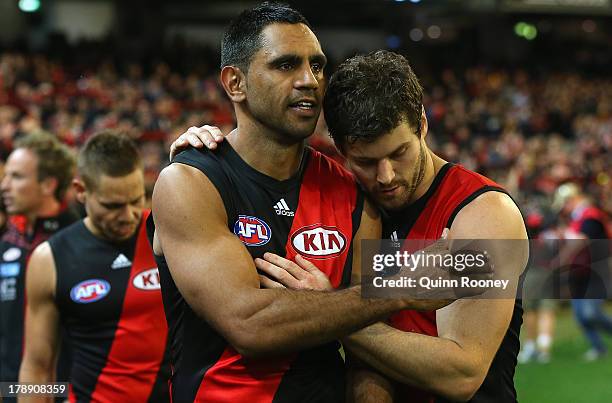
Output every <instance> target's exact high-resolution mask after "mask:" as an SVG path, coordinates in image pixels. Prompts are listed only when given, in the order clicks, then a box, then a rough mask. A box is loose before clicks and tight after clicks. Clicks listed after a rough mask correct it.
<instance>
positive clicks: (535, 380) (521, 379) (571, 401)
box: [514, 306, 612, 403]
mask: <svg viewBox="0 0 612 403" xmlns="http://www.w3.org/2000/svg"><path fill="white" fill-rule="evenodd" d="M607 311H608V312H609V313H612V309H611V306H608V307H607ZM557 319H558V321H557V331H556V338H555V341H554V347H553V351H552V360H551V362H550V363H548V364H537V363H529V364H523V365H521V364H519V366H518V367H517V370H516V375H515V378H514V380H515V385H516V389H517V392H518V399H519V402H521V403H549V402H550V403H553V402H554V403H583V402H585V403H586V402H589V403H610V402H612V339H611V338H610V337H606V336H604V337H605V338H606V342H607V344H608V346H610V348H611V354H609V355H608V356H607V357H605V358H604V359H601V360H599V361H596V362H585V361H583V360H582V354H584V352H585V351H586V350H587V349H588V345H587V342H586V340H585V338H584V336H583V335H582V334H581V332H580V330H579V329H578V327H577V325H576V323H575V322H574V319H573V317H572V315H571V311H570V309H569V308H563V309H561V310H560V311H559V314H558V317H557Z"/></svg>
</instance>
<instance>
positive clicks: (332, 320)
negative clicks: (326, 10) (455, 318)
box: [153, 3, 447, 402]
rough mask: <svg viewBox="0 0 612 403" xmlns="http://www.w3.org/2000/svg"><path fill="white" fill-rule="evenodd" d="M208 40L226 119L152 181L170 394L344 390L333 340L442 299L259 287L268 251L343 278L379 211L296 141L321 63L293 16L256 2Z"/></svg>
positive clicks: (309, 124)
mask: <svg viewBox="0 0 612 403" xmlns="http://www.w3.org/2000/svg"><path fill="white" fill-rule="evenodd" d="M221 53H222V71H221V82H222V84H223V87H224V89H225V92H226V93H227V95H228V96H229V98H230V99H231V101H232V102H233V104H234V109H235V112H236V117H237V122H238V127H237V129H236V130H234V131H233V132H232V133H231V134H230V135H229V136H228V138H227V140H228V141H227V142H224V143H222V144H221V145H220V146H219V147H218V149H217V150H216V152H214V153H212V152H209V151H199V150H196V149H190V150H187V151H185V152H184V153H182V154H180V155H178V156H177V157H176V158H175V160H174V162H175V163H173V164H171V165H170V166H169V167H168V168H166V169H165V170H164V171H163V172H162V173H161V175H160V177H159V179H158V181H157V184H156V186H155V190H154V193H153V215H154V219H155V226H156V228H155V238H154V251H155V253H156V255H157V262H158V267H159V270H160V278H161V281H162V293H163V294H164V302H165V303H166V304H167V305H166V313H167V317H168V322H169V326H170V338H171V340H172V344H173V349H172V350H173V360H172V361H173V375H172V393H173V399H175V400H177V401H181V402H183V401H194V400H198V401H199V400H200V399H201V400H202V401H204V400H205V401H210V402H230V401H231V402H242V401H258V402H272V401H275V402H301V401H303V402H311V401H317V402H339V401H344V400H345V385H344V363H343V361H342V359H341V357H340V354H339V352H338V344H337V342H336V341H335V340H337V339H338V338H339V337H340V336H343V335H346V334H349V333H351V332H353V331H355V330H357V329H359V328H361V327H363V326H365V325H367V324H370V323H372V322H374V321H376V320H380V319H383V318H385V317H386V316H387V315H388V314H390V313H391V312H394V311H398V310H401V309H403V308H406V307H413V308H415V307H416V308H422V309H428V308H431V307H434V308H435V307H440V306H443V305H445V304H446V303H447V302H441V301H422V300H421V301H418V300H376V301H373V300H365V299H362V298H361V296H360V292H359V290H360V289H359V287H353V288H348V289H344V290H340V291H337V292H333V293H330V292H317V291H290V290H286V289H261V288H260V281H261V282H262V283H263V284H264V285H265V284H266V282H267V278H266V277H259V276H258V274H257V270H256V266H257V267H259V268H262V267H264V266H268V265H270V264H269V263H268V262H266V261H265V260H263V259H262V258H265V257H269V256H270V254H271V253H274V254H276V255H280V256H286V257H288V258H290V259H294V258H295V259H296V260H297V261H301V262H305V261H306V258H303V257H299V256H298V255H297V254H301V255H303V256H306V257H307V258H310V259H313V260H315V261H317V262H319V267H320V268H321V270H322V271H323V273H325V276H326V277H329V279H330V281H331V284H332V286H333V287H339V286H341V285H347V284H348V283H349V279H350V278H351V277H353V279H356V278H358V276H359V272H358V270H359V267H360V264H359V263H360V244H359V240H360V239H364V238H365V239H376V238H379V237H380V222H379V220H378V215H377V212H376V211H375V210H374V209H373V208H372V207H371V206H370V205H369V204H368V203H367V202H365V203H364V201H363V198H362V195H361V194H360V193H359V191H358V188H357V186H356V183H355V182H354V179H353V177H352V176H351V175H350V174H349V173H348V172H346V171H344V170H343V168H342V167H340V166H339V165H338V164H337V163H334V162H333V161H331V160H329V159H328V158H326V157H324V156H322V155H321V154H319V153H317V152H315V151H313V150H311V149H309V148H306V147H305V145H304V140H305V139H306V138H307V137H308V136H310V135H311V134H312V132H313V130H314V128H315V125H316V123H317V119H318V117H319V112H320V109H321V101H322V97H323V87H324V75H323V69H324V67H325V64H326V58H325V55H324V54H323V52H322V51H321V47H320V44H319V42H318V40H317V38H316V37H315V35H314V34H313V32H312V31H311V30H310V28H309V26H308V23H307V21H306V20H305V19H304V17H303V16H301V15H300V14H299V13H298V12H297V11H295V10H293V9H291V8H289V7H287V6H283V5H275V4H269V3H264V4H262V5H260V6H258V7H255V8H253V9H250V10H247V11H245V12H243V13H242V14H241V15H240V16H239V17H238V18H237V19H236V20H234V21H233V22H232V23H231V25H230V26H229V28H228V30H227V31H226V33H225V36H224V39H223V43H222V51H221ZM254 259H255V261H254ZM351 269H352V270H353V272H352V273H351Z"/></svg>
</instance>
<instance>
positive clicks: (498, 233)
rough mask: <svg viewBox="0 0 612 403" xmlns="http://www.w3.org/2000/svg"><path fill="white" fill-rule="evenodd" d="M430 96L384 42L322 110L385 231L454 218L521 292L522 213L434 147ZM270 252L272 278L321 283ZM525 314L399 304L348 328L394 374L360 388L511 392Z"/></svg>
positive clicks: (502, 397) (498, 396) (477, 395)
mask: <svg viewBox="0 0 612 403" xmlns="http://www.w3.org/2000/svg"><path fill="white" fill-rule="evenodd" d="M422 97H423V94H422V88H421V85H420V83H419V81H418V79H417V77H416V75H415V74H414V72H413V71H412V69H411V67H410V65H409V63H408V61H407V60H406V59H405V58H404V57H403V56H401V55H399V54H396V53H393V52H388V51H378V52H374V53H371V54H368V55H363V56H355V57H353V58H350V59H348V60H347V61H345V62H344V63H342V64H341V65H340V66H339V68H338V70H337V71H336V72H335V73H334V74H333V75H332V77H331V79H330V81H329V85H328V88H327V92H326V95H325V101H324V111H325V118H326V121H327V124H328V127H329V130H330V133H331V135H332V137H333V139H334V141H335V143H336V146H337V147H338V149H339V150H340V152H341V153H342V154H343V155H344V156H345V157H346V160H347V162H348V165H349V167H350V168H351V171H352V172H353V173H354V174H355V176H356V177H357V179H358V181H359V183H360V184H361V185H362V187H363V188H364V190H365V191H366V192H367V194H368V196H369V197H370V198H371V199H372V200H373V201H375V202H376V204H377V205H378V206H379V207H380V208H381V209H382V211H383V237H384V238H386V239H389V238H391V239H394V240H398V239H407V240H408V241H410V240H435V239H438V238H440V237H441V236H442V234H443V232H444V231H445V229H446V228H448V229H449V235H448V237H449V239H453V238H455V239H484V240H495V241H493V242H488V243H487V244H488V245H489V249H488V250H487V252H488V253H489V255H490V256H491V257H492V259H493V264H494V265H495V270H496V272H498V271H499V273H503V275H504V276H506V277H507V278H508V280H510V283H509V284H511V287H510V290H509V291H508V294H505V295H509V296H514V295H515V294H516V290H517V287H518V283H519V276H520V275H521V274H522V272H523V270H524V268H525V266H526V263H527V257H528V244H527V241H526V240H527V233H526V229H525V225H524V222H523V219H522V215H521V213H520V211H519V209H518V207H517V206H516V204H515V203H514V201H513V200H512V198H511V197H510V196H509V195H508V194H507V192H506V191H505V190H504V189H503V188H502V187H501V186H499V185H498V184H496V183H495V182H493V181H491V180H490V179H488V178H486V177H484V176H481V175H479V174H477V173H475V172H471V171H469V170H467V169H465V168H464V167H462V166H460V165H456V164H453V163H449V162H447V161H444V160H443V159H442V158H440V157H439V156H437V155H436V154H435V153H434V152H432V151H431V150H430V149H429V148H428V146H427V144H426V143H425V138H426V136H427V118H426V116H425V112H424V108H423V105H422ZM196 134H197V135H198V136H199V137H200V138H199V139H198V141H195V137H194V135H196ZM215 134H216V136H213V135H212V133H211V130H209V129H208V128H206V127H205V128H204V129H203V130H198V131H195V130H194V131H192V132H191V133H189V134H186V135H184V136H182V138H181V139H180V140H177V141H178V142H177V143H175V146H178V145H180V144H185V143H186V142H189V143H191V144H193V145H194V146H197V145H198V142H199V143H200V144H201V143H210V142H211V141H220V139H222V136H219V133H216V132H215ZM506 240H513V241H506ZM268 260H269V261H270V262H271V263H273V269H271V270H269V271H268V273H271V274H272V275H273V276H275V277H276V279H277V280H278V282H279V283H281V284H279V283H276V284H270V286H283V285H285V286H288V287H292V288H295V287H297V288H301V287H304V284H305V283H306V282H310V283H309V284H311V286H312V284H313V283H315V282H316V281H313V279H314V277H313V276H315V275H316V276H318V279H321V276H320V275H319V272H318V271H317V269H316V267H315V266H316V264H317V263H316V262H315V264H314V265H313V264H312V263H308V262H304V261H302V260H299V261H298V260H296V262H297V263H298V264H299V265H300V266H301V267H302V268H303V269H305V270H304V271H303V272H300V271H298V270H296V268H295V264H294V263H292V262H290V261H289V260H287V259H281V258H280V257H278V256H270V257H269V258H268ZM275 273H278V274H275ZM291 273H297V274H298V276H292V275H290V274H291ZM288 274H289V275H288ZM304 277H305V278H306V279H304ZM318 287H319V288H317V289H323V288H324V287H325V282H324V281H322V282H320V283H319V285H318ZM490 295H492V294H491V293H485V294H484V297H487V296H490ZM521 323H522V308H521V303H520V300H515V299H514V298H511V297H508V298H489V299H480V300H476V299H467V300H459V301H455V302H453V303H452V304H450V305H449V306H447V307H445V308H442V309H439V310H431V311H429V312H420V311H415V310H406V311H402V312H399V313H396V314H393V315H392V316H391V318H390V319H389V321H388V322H387V323H383V322H379V323H376V324H373V325H372V326H369V327H366V328H365V329H362V330H360V331H357V332H355V333H353V334H352V335H350V336H348V337H345V338H343V343H344V345H345V347H346V348H348V350H349V351H350V352H351V353H352V354H354V355H356V356H357V357H358V358H359V359H361V360H363V361H365V362H366V363H367V364H369V365H370V366H371V367H373V368H375V369H377V370H378V371H380V372H381V373H383V374H384V375H386V376H387V377H389V378H391V379H393V380H394V381H395V382H394V383H395V385H393V384H392V383H389V382H387V381H386V380H385V379H384V378H382V377H373V376H369V375H367V374H366V375H365V376H357V377H355V378H354V379H355V384H354V387H353V393H354V394H355V398H356V399H357V400H359V399H361V398H363V399H366V401H367V399H377V401H389V400H391V399H392V397H393V396H395V398H396V399H397V401H414V402H429V401H433V400H435V401H445V400H446V399H448V400H458V401H473V402H514V401H516V391H515V389H514V383H513V375H514V369H515V366H516V356H517V354H518V350H519V331H520V326H521ZM374 385H375V386H374ZM373 396H375V397H373Z"/></svg>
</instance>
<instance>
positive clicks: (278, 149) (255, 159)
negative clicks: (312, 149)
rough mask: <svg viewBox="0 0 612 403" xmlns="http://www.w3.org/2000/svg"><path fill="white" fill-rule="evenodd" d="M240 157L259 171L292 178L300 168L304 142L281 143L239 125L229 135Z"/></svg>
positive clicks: (282, 178)
mask: <svg viewBox="0 0 612 403" xmlns="http://www.w3.org/2000/svg"><path fill="white" fill-rule="evenodd" d="M227 141H229V143H230V144H231V145H232V147H233V148H234V150H235V151H236V152H237V153H238V155H240V157H241V158H242V159H243V160H244V161H245V162H246V163H247V164H249V165H250V166H251V167H252V168H254V169H256V170H257V171H259V172H261V173H263V174H265V175H268V176H270V177H272V178H274V179H277V180H285V179H289V178H291V177H292V176H293V175H294V174H295V173H296V172H297V170H298V169H299V166H300V162H301V161H302V155H303V151H304V142H299V143H296V144H281V143H279V142H277V141H274V140H273V138H272V136H269V135H265V134H261V133H257V132H254V131H249V129H246V128H244V127H240V125H239V126H238V128H237V129H235V130H234V131H232V132H231V133H230V134H229V135H228V136H227Z"/></svg>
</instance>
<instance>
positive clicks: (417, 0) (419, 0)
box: [410, 0, 421, 4]
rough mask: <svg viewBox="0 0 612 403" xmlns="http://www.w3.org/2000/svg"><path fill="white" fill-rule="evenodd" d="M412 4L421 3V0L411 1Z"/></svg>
mask: <svg viewBox="0 0 612 403" xmlns="http://www.w3.org/2000/svg"><path fill="white" fill-rule="evenodd" d="M410 2H411V3H414V4H416V3H420V2H421V0H410Z"/></svg>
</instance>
